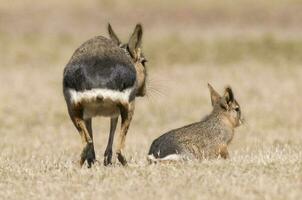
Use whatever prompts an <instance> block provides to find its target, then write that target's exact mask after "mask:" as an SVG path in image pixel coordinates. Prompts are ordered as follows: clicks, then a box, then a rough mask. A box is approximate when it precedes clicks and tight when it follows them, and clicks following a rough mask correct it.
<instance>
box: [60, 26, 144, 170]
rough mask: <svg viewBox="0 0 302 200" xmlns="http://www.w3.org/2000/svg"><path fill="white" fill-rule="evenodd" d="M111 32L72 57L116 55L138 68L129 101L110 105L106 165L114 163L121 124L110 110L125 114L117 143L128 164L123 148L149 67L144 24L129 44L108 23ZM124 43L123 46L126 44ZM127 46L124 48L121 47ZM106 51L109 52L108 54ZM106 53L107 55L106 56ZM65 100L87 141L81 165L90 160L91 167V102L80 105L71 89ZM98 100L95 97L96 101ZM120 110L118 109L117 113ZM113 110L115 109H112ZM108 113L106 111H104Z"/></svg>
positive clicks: (79, 50)
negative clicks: (72, 97) (87, 106)
mask: <svg viewBox="0 0 302 200" xmlns="http://www.w3.org/2000/svg"><path fill="white" fill-rule="evenodd" d="M108 32H109V36H110V39H111V40H102V43H97V42H96V40H97V39H98V37H95V38H94V39H92V40H89V41H88V42H86V43H84V45H82V46H81V47H80V48H78V49H77V50H76V52H75V53H74V55H73V56H72V58H71V60H72V61H73V62H77V60H80V59H82V58H83V57H87V58H90V57H93V56H91V55H95V54H97V55H99V56H109V55H110V56H114V58H115V59H116V60H119V59H120V60H123V61H125V62H126V61H127V62H129V63H131V64H133V65H134V67H135V70H136V81H135V90H134V92H133V93H131V96H130V97H129V100H128V101H127V102H112V104H110V105H109V107H108V108H107V109H108V112H107V113H109V114H108V115H110V117H111V121H110V134H109V139H108V143H107V147H106V150H105V153H104V165H105V166H106V165H109V164H111V159H112V145H113V140H114V134H115V130H116V126H117V123H118V116H116V115H113V114H110V113H115V114H116V113H119V114H120V116H121V131H120V134H119V135H118V143H117V151H116V153H117V158H118V160H119V161H120V163H121V164H122V165H126V164H127V161H126V159H125V157H124V156H123V153H122V152H123V148H124V146H125V140H126V135H127V132H128V129H129V126H130V123H131V120H132V116H133V113H134V108H135V106H134V105H135V97H137V96H144V95H145V92H146V91H145V90H146V87H145V78H146V69H145V66H144V63H145V58H144V57H143V55H142V52H141V40H142V26H141V25H140V24H138V25H136V27H135V30H134V32H133V34H132V35H131V37H130V39H129V42H128V43H127V44H124V45H121V42H120V40H119V39H118V37H117V36H116V34H115V33H114V31H113V29H112V27H111V26H110V24H109V25H108ZM122 46H123V47H122ZM121 49H123V50H121ZM104 52H106V55H105V53H104ZM103 54H104V55H103ZM64 91H65V90H64ZM64 95H65V99H66V102H67V107H68V112H69V115H70V118H71V120H72V122H73V123H74V125H75V127H76V128H77V130H78V132H79V134H80V136H81V139H82V143H83V147H82V153H81V158H80V161H79V163H80V165H81V166H82V165H83V164H84V163H85V161H87V163H88V167H91V164H93V163H94V162H95V151H94V145H93V133H92V127H91V118H89V119H84V115H83V113H84V107H85V104H89V103H91V102H90V100H89V101H88V102H86V101H85V100H84V101H81V102H78V103H76V104H74V103H72V102H71V101H70V96H69V94H68V93H67V92H64ZM93 101H94V100H93ZM95 101H103V99H102V98H101V97H100V98H96V100H95ZM116 110H118V112H115V111H116ZM110 111H112V112H110ZM113 111H114V112H113ZM104 112H105V111H104Z"/></svg>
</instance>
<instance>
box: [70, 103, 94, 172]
mask: <svg viewBox="0 0 302 200" xmlns="http://www.w3.org/2000/svg"><path fill="white" fill-rule="evenodd" d="M68 112H69V115H70V118H71V120H72V122H73V124H74V125H75V127H76V128H77V130H78V132H79V134H80V136H81V139H82V143H83V148H82V153H81V158H80V166H82V165H83V164H84V163H85V161H87V164H88V168H90V167H91V164H92V163H94V161H95V152H94V146H93V140H92V138H93V137H92V128H91V120H86V121H85V120H84V119H83V117H82V115H83V111H82V109H81V108H80V107H77V108H70V107H69V108H68Z"/></svg>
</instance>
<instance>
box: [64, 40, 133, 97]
mask: <svg viewBox="0 0 302 200" xmlns="http://www.w3.org/2000/svg"><path fill="white" fill-rule="evenodd" d="M135 80H136V71H135V67H134V65H133V63H132V62H131V60H130V58H129V57H128V56H127V55H126V54H125V52H124V50H123V49H121V48H120V47H119V46H118V45H116V44H115V43H114V42H113V41H112V40H109V39H107V38H105V37H102V36H97V37H94V38H92V39H90V40H88V41H86V42H85V43H84V44H82V45H81V46H80V47H79V48H78V49H77V50H76V51H75V52H74V54H73V55H72V57H71V59H70V61H69V62H68V64H67V65H66V68H65V70H64V78H63V85H64V88H71V89H75V90H76V91H83V90H90V89H94V88H102V89H111V90H118V91H122V90H124V89H126V88H129V87H132V86H134V84H135Z"/></svg>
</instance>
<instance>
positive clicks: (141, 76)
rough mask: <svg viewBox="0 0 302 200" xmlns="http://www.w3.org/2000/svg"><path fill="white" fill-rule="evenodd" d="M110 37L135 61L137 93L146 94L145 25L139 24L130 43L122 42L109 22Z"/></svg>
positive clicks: (137, 94)
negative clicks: (143, 51) (143, 40)
mask: <svg viewBox="0 0 302 200" xmlns="http://www.w3.org/2000/svg"><path fill="white" fill-rule="evenodd" d="M108 32H109V37H110V39H111V40H112V41H113V42H114V43H116V44H117V45H118V46H119V47H120V48H122V49H123V50H124V51H125V52H126V54H127V55H129V56H130V57H131V59H132V61H133V63H134V66H135V70H136V74H137V93H136V96H145V94H146V76H147V70H146V62H147V60H146V58H145V57H144V55H143V53H142V37H143V27H142V25H141V24H137V25H136V27H135V29H134V31H133V33H132V35H131V37H130V39H129V41H128V43H121V41H120V40H119V38H118V37H117V35H116V34H115V32H114V31H113V29H112V27H111V25H110V24H108Z"/></svg>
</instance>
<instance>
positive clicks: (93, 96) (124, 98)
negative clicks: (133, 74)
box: [68, 87, 134, 104]
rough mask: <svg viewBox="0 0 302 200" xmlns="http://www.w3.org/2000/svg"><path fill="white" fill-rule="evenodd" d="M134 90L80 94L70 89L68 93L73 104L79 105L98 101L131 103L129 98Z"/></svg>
mask: <svg viewBox="0 0 302 200" xmlns="http://www.w3.org/2000/svg"><path fill="white" fill-rule="evenodd" d="M133 89H134V87H131V88H127V89H125V90H123V91H117V90H110V89H91V90H85V91H80V92H79V91H76V90H74V89H68V91H69V94H70V100H71V102H72V103H74V104H77V103H80V102H87V103H89V102H95V101H97V100H98V99H100V100H103V101H110V102H129V97H130V94H131V92H132V91H133Z"/></svg>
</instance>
